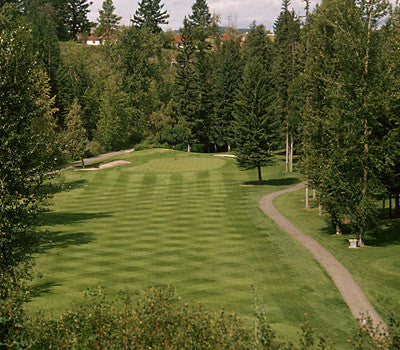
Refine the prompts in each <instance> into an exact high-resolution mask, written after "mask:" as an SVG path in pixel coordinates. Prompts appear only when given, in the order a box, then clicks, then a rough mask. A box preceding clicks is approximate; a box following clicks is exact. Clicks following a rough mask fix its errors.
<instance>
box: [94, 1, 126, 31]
mask: <svg viewBox="0 0 400 350" xmlns="http://www.w3.org/2000/svg"><path fill="white" fill-rule="evenodd" d="M114 11H115V6H114V5H113V1H112V0H104V1H103V5H102V9H100V10H99V18H98V19H97V21H98V22H99V26H98V27H97V30H96V31H97V33H98V34H99V35H101V34H102V33H107V34H108V35H109V34H112V32H113V31H114V30H115V29H116V28H117V26H118V23H119V21H120V20H121V18H122V17H120V16H117V15H116V14H115V13H114Z"/></svg>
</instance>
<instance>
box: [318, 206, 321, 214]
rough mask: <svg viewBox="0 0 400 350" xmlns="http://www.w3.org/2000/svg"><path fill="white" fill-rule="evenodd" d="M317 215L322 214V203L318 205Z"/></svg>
mask: <svg viewBox="0 0 400 350" xmlns="http://www.w3.org/2000/svg"><path fill="white" fill-rule="evenodd" d="M318 215H319V216H322V205H321V204H319V205H318Z"/></svg>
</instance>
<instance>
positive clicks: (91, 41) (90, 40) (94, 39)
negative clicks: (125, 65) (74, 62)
mask: <svg viewBox="0 0 400 350" xmlns="http://www.w3.org/2000/svg"><path fill="white" fill-rule="evenodd" d="M86 44H87V45H93V46H97V45H101V39H100V38H99V37H98V36H88V37H87V39H86Z"/></svg>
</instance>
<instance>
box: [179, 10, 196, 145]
mask: <svg viewBox="0 0 400 350" xmlns="http://www.w3.org/2000/svg"><path fill="white" fill-rule="evenodd" d="M195 50H196V47H195V44H194V38H193V36H192V34H191V31H190V27H189V24H188V19H187V18H186V17H185V19H184V21H183V28H182V31H181V43H180V46H179V53H178V55H177V57H176V61H177V69H176V76H175V83H174V85H175V88H174V94H173V102H172V119H173V121H174V122H173V123H174V128H176V129H179V130H180V131H181V133H182V134H180V135H176V136H177V137H175V142H176V143H181V142H185V143H186V144H187V150H188V152H190V151H191V147H192V145H193V143H197V142H198V138H197V135H196V133H195V130H196V129H197V125H196V123H197V121H198V106H199V104H200V99H199V94H198V90H197V73H196V70H195V67H194V65H193V57H194V52H195ZM179 126H180V127H179ZM182 126H184V127H182Z"/></svg>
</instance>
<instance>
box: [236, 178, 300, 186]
mask: <svg viewBox="0 0 400 350" xmlns="http://www.w3.org/2000/svg"><path fill="white" fill-rule="evenodd" d="M300 181H301V180H300V179H298V178H297V177H286V178H283V179H271V180H263V182H262V186H277V187H280V186H290V185H297V184H298V183H300ZM243 184H244V185H246V186H260V184H259V182H258V181H246V182H244V183H243Z"/></svg>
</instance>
